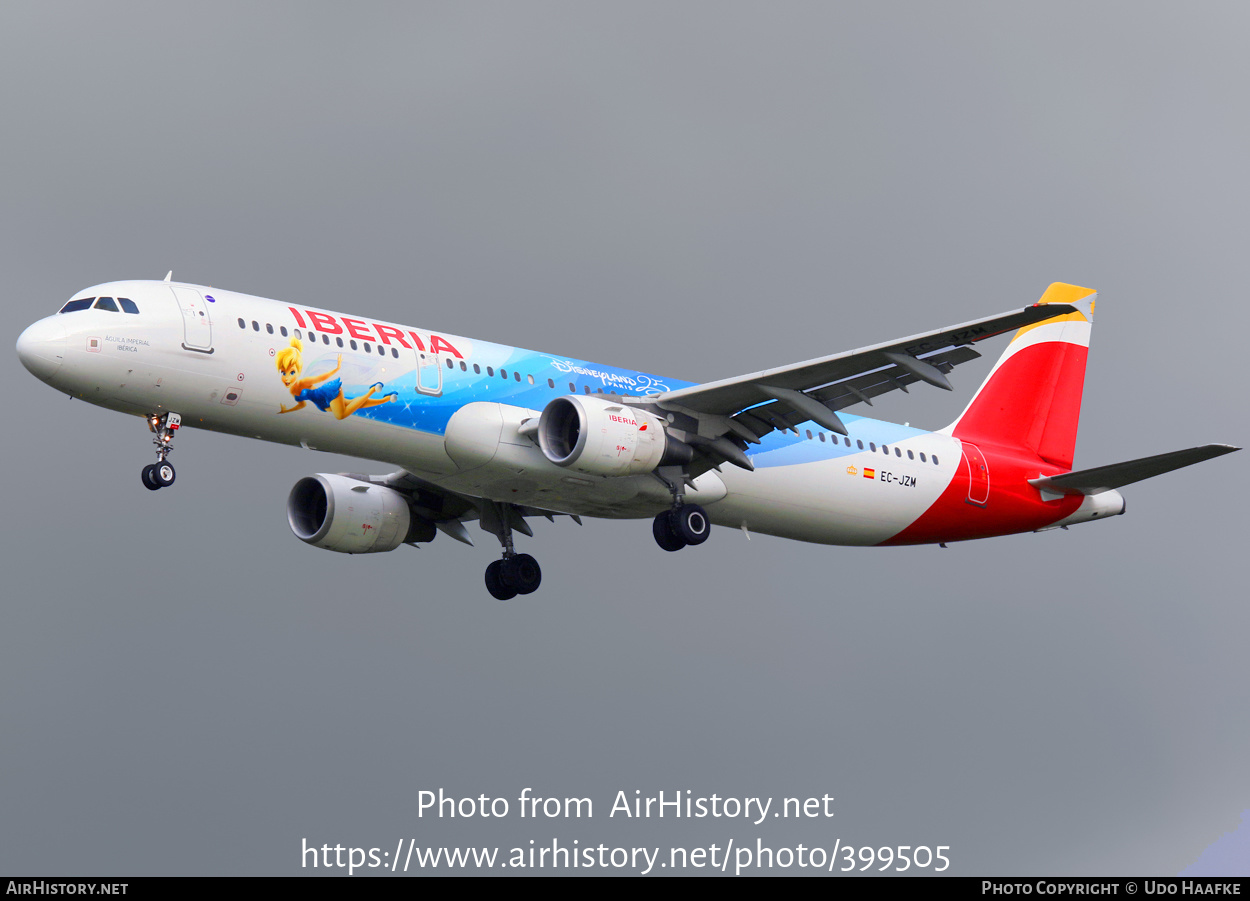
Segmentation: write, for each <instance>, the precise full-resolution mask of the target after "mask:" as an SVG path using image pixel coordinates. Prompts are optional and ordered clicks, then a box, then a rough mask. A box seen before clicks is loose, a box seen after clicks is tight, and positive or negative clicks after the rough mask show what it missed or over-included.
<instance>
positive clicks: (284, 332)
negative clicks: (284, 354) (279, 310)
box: [278, 325, 286, 338]
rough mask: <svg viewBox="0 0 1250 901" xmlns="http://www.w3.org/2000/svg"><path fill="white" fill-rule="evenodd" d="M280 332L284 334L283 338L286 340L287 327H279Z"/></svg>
mask: <svg viewBox="0 0 1250 901" xmlns="http://www.w3.org/2000/svg"><path fill="white" fill-rule="evenodd" d="M278 331H280V332H281V333H282V337H283V338H285V337H286V326H285V325H280V326H278Z"/></svg>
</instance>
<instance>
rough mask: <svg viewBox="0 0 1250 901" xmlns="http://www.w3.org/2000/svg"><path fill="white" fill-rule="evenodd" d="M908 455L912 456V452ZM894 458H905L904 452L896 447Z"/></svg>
mask: <svg viewBox="0 0 1250 901" xmlns="http://www.w3.org/2000/svg"><path fill="white" fill-rule="evenodd" d="M907 453H908V454H909V455H910V454H911V451H908V452H907ZM894 456H896V457H901V456H903V452H902V451H901V450H899V449H898V448H897V447H896V448H894Z"/></svg>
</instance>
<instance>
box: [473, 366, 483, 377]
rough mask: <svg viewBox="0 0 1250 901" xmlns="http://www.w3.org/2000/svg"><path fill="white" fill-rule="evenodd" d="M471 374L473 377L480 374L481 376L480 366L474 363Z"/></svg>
mask: <svg viewBox="0 0 1250 901" xmlns="http://www.w3.org/2000/svg"><path fill="white" fill-rule="evenodd" d="M473 374H474V375H481V374H482V367H481V366H479V365H477V364H476V363H474V364H473Z"/></svg>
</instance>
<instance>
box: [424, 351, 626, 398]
mask: <svg viewBox="0 0 1250 901" xmlns="http://www.w3.org/2000/svg"><path fill="white" fill-rule="evenodd" d="M447 368H448V369H455V368H456V361H455V360H453V359H451V358H450V357H448V358H447ZM460 371H461V372H468V371H469V364H468V363H466V362H465V361H464V360H460ZM473 374H474V375H481V374H482V366H481V364H480V363H474V364H473ZM486 375H487V376H488V377H490V378H494V377H495V367H493V366H487V367H486ZM499 377H500V378H501V379H503V380H504V381H507V379H508V370H506V369H500V370H499ZM512 378H513V380H514V381H518V382H519V381H521V373H519V372H518V371H517V370H515V369H514V370H512ZM525 380H526V381H527V382H529V384H531V385H534V384H537V383H536V382H535V381H534V377H533V376H532V375H527V376H525ZM555 386H556V382H555V379H547V387H548V388H554V387H555ZM582 392H583V393H584V394H590V393H591V391H590V386H589V385H582ZM569 393H570V394H576V393H577V386H576V385H574V384H573V383H572V382H569ZM594 393H595V394H609V393H610V392H608V391H605V390H604V389H602V388H597V389H595V391H594Z"/></svg>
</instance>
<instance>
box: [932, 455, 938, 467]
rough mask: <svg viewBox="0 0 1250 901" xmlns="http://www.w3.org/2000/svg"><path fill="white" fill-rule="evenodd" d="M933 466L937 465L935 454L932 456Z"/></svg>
mask: <svg viewBox="0 0 1250 901" xmlns="http://www.w3.org/2000/svg"><path fill="white" fill-rule="evenodd" d="M933 465H934V466H937V465H938V461H937V454H934V455H933Z"/></svg>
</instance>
